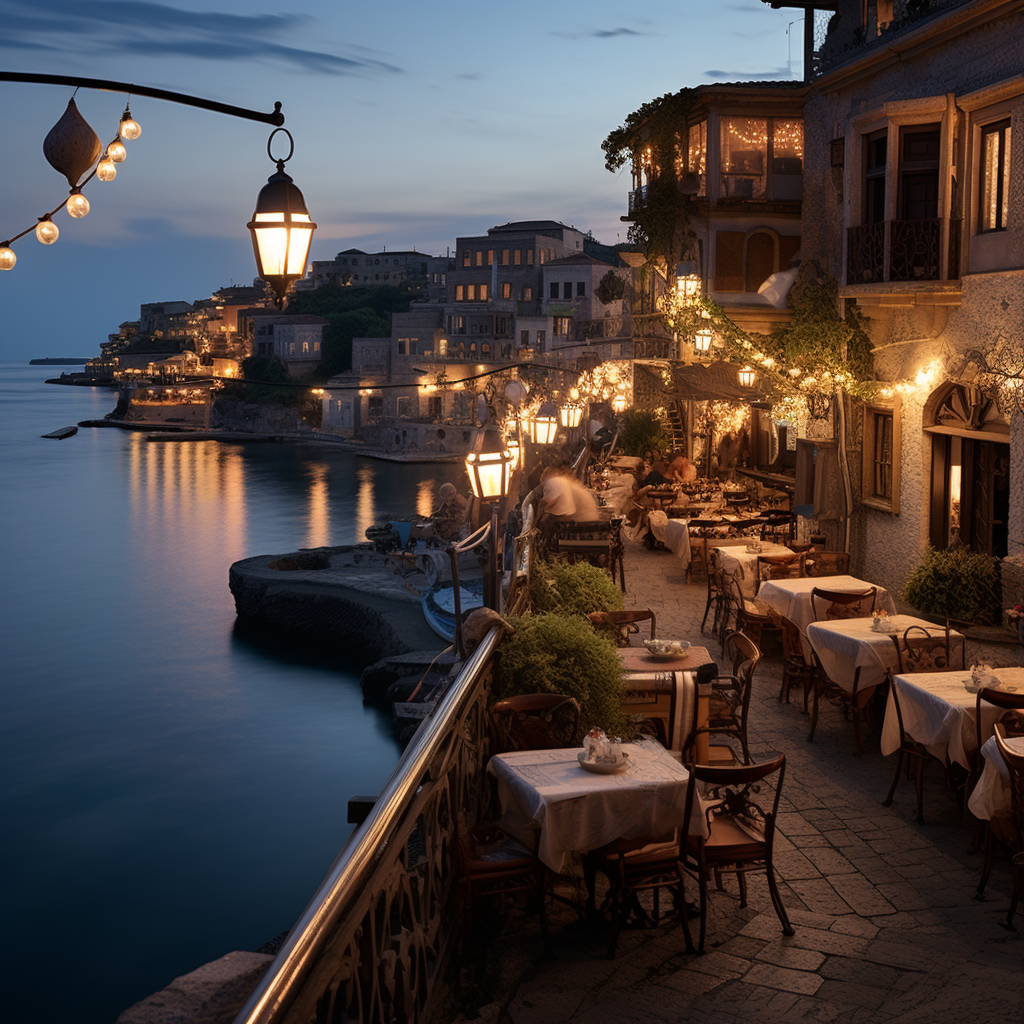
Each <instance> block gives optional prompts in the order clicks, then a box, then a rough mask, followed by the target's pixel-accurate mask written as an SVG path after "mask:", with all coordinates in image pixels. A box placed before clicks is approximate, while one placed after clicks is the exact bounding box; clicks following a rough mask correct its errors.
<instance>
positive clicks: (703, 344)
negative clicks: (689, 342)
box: [693, 327, 715, 356]
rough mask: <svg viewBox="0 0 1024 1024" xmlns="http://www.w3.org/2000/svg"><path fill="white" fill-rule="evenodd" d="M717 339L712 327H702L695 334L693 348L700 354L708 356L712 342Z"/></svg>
mask: <svg viewBox="0 0 1024 1024" xmlns="http://www.w3.org/2000/svg"><path fill="white" fill-rule="evenodd" d="M714 340H715V333H714V331H712V330H711V328H710V327H702V328H701V329H700V330H699V331H698V332H697V333H696V334H695V335H694V336H693V350H694V351H695V352H696V353H697V355H699V356H706V355H707V354H708V353H709V352H710V351H711V343H712V342H713V341H714Z"/></svg>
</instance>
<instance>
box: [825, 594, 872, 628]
mask: <svg viewBox="0 0 1024 1024" xmlns="http://www.w3.org/2000/svg"><path fill="white" fill-rule="evenodd" d="M877 593H878V588H877V587H869V588H868V589H867V590H857V591H844V590H825V589H824V588H822V587H815V588H814V589H813V590H812V591H811V611H812V612H813V613H814V620H815V621H816V622H817V621H818V620H820V619H826V620H831V619H862V618H866V617H867V616H868V615H870V614H871V612H872V611H873V610H874V607H875V595H876V594H877Z"/></svg>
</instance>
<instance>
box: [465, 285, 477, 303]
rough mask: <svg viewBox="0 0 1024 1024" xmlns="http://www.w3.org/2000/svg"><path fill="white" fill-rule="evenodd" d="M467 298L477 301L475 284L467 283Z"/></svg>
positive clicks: (470, 300)
mask: <svg viewBox="0 0 1024 1024" xmlns="http://www.w3.org/2000/svg"><path fill="white" fill-rule="evenodd" d="M466 299H467V301H469V302H475V301H476V285H475V284H467V285H466Z"/></svg>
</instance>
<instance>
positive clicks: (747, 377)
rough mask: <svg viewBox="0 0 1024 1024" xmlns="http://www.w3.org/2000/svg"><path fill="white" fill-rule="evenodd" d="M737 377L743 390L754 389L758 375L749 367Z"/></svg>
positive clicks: (745, 367)
mask: <svg viewBox="0 0 1024 1024" xmlns="http://www.w3.org/2000/svg"><path fill="white" fill-rule="evenodd" d="M736 376H737V378H738V379H739V382H740V387H741V388H752V387H753V386H754V381H755V380H757V374H756V373H755V372H754V371H753V369H752V368H751V367H749V366H744V367H743V369H742V370H740V372H739V373H738V374H737V375H736Z"/></svg>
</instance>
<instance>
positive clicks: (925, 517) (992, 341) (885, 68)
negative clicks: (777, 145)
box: [801, 0, 1024, 600]
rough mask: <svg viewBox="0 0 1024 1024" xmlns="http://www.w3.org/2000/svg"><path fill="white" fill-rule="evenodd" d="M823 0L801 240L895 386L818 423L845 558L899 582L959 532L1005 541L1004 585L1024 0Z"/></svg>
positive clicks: (989, 542) (1018, 322)
mask: <svg viewBox="0 0 1024 1024" xmlns="http://www.w3.org/2000/svg"><path fill="white" fill-rule="evenodd" d="M835 7H836V15H835V17H834V18H833V19H832V21H831V23H830V30H829V32H828V35H827V37H826V38H825V40H824V44H823V45H822V47H821V50H820V64H819V67H818V69H817V74H816V76H815V78H814V79H813V82H812V86H811V90H810V92H809V94H808V96H807V100H806V104H805V125H806V128H805V143H806V169H807V173H806V175H805V188H804V203H805V214H806V213H809V211H814V215H813V216H809V215H805V217H804V223H803V233H802V241H801V253H802V255H803V256H804V257H805V258H808V259H816V260H818V261H820V262H821V263H822V264H823V265H824V266H826V267H827V268H828V269H829V271H830V272H831V273H832V274H833V275H834V276H835V277H836V278H838V279H839V281H840V301H841V303H842V304H844V305H849V304H856V306H857V307H858V308H859V310H860V311H861V312H862V313H863V314H864V315H865V316H866V317H867V318H868V319H867V326H868V329H869V331H870V334H871V338H872V342H873V344H874V364H875V370H876V373H877V376H878V377H879V378H880V379H882V380H884V381H887V382H889V383H890V384H891V388H890V389H889V394H890V395H891V396H892V397H888V398H881V399H879V400H878V401H877V402H873V403H869V404H867V405H866V406H864V407H863V408H862V409H854V410H853V415H852V416H851V415H847V416H846V421H847V423H846V427H845V430H844V429H843V424H842V423H833V422H832V421H831V420H830V421H827V422H826V424H825V427H824V429H825V431H826V432H827V434H828V435H830V436H833V437H834V438H835V439H836V440H837V442H838V444H839V447H840V449H841V450H845V451H846V453H847V455H848V462H849V466H850V471H849V480H848V483H849V488H848V490H849V492H850V494H851V495H852V508H849V509H848V510H847V511H848V514H849V516H850V532H851V537H850V541H851V544H852V546H853V549H854V551H855V556H856V557H857V564H858V565H859V567H860V569H861V571H862V572H863V573H864V574H865V576H866V577H867V578H869V579H872V580H877V581H878V582H879V583H881V584H883V585H885V586H886V587H890V588H893V587H895V588H896V589H898V588H899V586H900V584H901V583H902V581H903V580H904V579H905V578H906V576H907V574H908V573H909V571H910V569H911V568H912V567H913V566H914V565H915V564H916V563H917V561H918V560H919V559H920V557H921V554H922V551H923V550H924V548H925V547H926V546H927V545H928V544H931V545H932V546H934V547H936V548H939V549H941V548H945V547H947V546H948V545H949V544H950V543H953V542H957V541H959V542H961V543H963V544H965V545H966V546H967V547H969V548H971V549H973V550H976V551H985V552H989V553H992V554H995V555H1006V554H1007V553H1008V554H1009V555H1010V556H1012V557H1011V559H1010V560H1009V561H1005V562H1004V563H1003V564H1004V590H1006V589H1009V590H1010V593H1006V594H1004V597H1006V598H1010V597H1012V596H1014V595H1016V599H1017V600H1019V599H1020V594H1021V575H1020V573H1021V567H1024V409H1022V405H1024V403H1022V401H1021V398H1022V394H1024V392H1022V390H1021V389H1022V387H1024V379H1022V376H1021V375H1022V372H1024V204H1022V203H1021V202H1020V199H1021V197H1022V196H1024V146H1015V147H1013V148H1012V149H1011V139H1013V137H1014V136H1019V137H1024V78H1022V74H1021V72H1022V69H1024V62H1022V60H1024V59H1022V54H1024V8H1022V5H1021V4H1020V3H1016V2H1012V0H945V2H943V0H933V2H931V3H930V4H921V3H910V2H908V0H894V2H890V3H881V2H879V3H870V4H862V3H860V2H857V0H840V2H839V3H837V4H836V5H835ZM1011 153H1012V156H1011ZM986 367H989V368H993V367H994V368H995V370H996V372H994V373H993V372H986ZM1000 374H1003V375H1004V376H1001V375H1000ZM840 540H842V537H840ZM1014 562H1016V563H1017V566H1018V568H1017V569H1016V573H1017V575H1016V576H1015V577H1013V578H1012V579H1011V578H1008V577H1007V575H1006V574H1007V573H1008V572H1009V573H1010V574H1011V575H1012V573H1013V572H1014Z"/></svg>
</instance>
